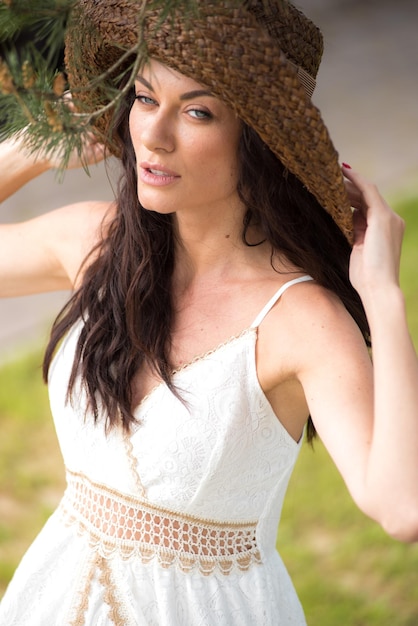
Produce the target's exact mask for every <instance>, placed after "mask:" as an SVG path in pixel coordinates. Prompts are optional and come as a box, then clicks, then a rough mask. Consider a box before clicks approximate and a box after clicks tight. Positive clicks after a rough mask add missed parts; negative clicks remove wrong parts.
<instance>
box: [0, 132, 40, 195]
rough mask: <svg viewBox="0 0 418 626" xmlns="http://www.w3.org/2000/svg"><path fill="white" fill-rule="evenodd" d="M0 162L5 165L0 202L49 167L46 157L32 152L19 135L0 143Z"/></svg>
mask: <svg viewBox="0 0 418 626" xmlns="http://www.w3.org/2000/svg"><path fill="white" fill-rule="evenodd" d="M0 163H3V164H4V165H7V167H3V176H2V182H1V185H0V202H3V201H4V200H5V199H6V198H8V197H9V196H11V195H12V194H14V193H15V192H16V191H18V190H19V189H20V188H21V187H23V186H24V185H25V184H26V183H28V182H29V181H31V180H32V179H34V178H36V177H37V176H40V175H41V174H43V173H44V172H46V171H47V170H49V169H51V166H50V163H49V161H48V159H46V158H45V157H43V156H42V155H40V154H32V153H31V152H30V151H29V150H28V149H27V148H26V147H25V145H24V141H23V139H22V138H21V137H19V136H17V137H14V138H12V139H7V140H6V141H4V142H2V143H0Z"/></svg>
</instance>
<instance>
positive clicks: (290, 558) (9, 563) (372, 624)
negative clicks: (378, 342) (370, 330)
mask: <svg viewBox="0 0 418 626" xmlns="http://www.w3.org/2000/svg"><path fill="white" fill-rule="evenodd" d="M396 209H397V210H398V211H399V212H400V213H401V215H402V216H403V217H404V218H405V221H406V224H407V229H406V233H405V241H404V248H403V257H402V267H401V283H402V287H403V289H404V292H405V295H406V299H407V308H408V318H409V323H410V328H411V334H412V336H413V338H414V339H415V345H418V245H417V243H418V198H413V197H409V198H405V199H402V200H401V201H399V202H398V203H397V204H396ZM41 359H42V355H41V352H40V351H35V352H31V353H29V354H27V355H26V356H24V357H23V358H21V359H19V360H17V361H15V362H12V363H8V364H6V365H3V366H2V367H1V368H0V423H1V433H2V434H1V437H0V596H1V594H2V593H3V592H4V589H5V587H6V585H7V583H8V581H9V580H10V577H11V576H12V574H13V571H14V569H15V567H16V565H17V563H18V562H19V560H20V558H21V556H22V554H23V552H24V551H25V549H26V548H27V547H28V545H29V543H30V542H31V540H32V539H33V538H34V536H35V535H36V533H37V532H38V531H39V530H40V528H41V527H42V524H43V523H44V522H45V520H46V519H47V517H48V516H49V515H50V514H51V512H52V511H53V509H54V507H55V506H56V504H57V503H58V501H59V499H60V496H61V494H62V491H63V488H64V477H63V469H62V462H61V457H60V452H59V449H58V444H57V442H56V439H55V434H54V430H53V425H52V420H51V417H50V412H49V404H48V397H47V391H46V389H45V387H44V386H43V385H42V383H41V375H40V363H41ZM417 483H418V480H417ZM278 548H279V551H280V553H281V555H282V557H283V560H284V562H285V563H286V566H287V567H288V570H289V572H290V574H291V577H292V579H293V581H294V584H295V587H296V589H297V591H298V594H299V597H300V599H301V601H302V604H303V606H304V608H305V612H306V616H307V621H308V624H309V625H310V626H336V624H343V625H344V626H417V624H418V544H416V545H408V544H401V543H398V542H396V541H394V540H392V539H390V538H389V537H387V536H386V535H385V534H384V533H383V531H382V530H381V529H380V528H379V527H378V526H377V525H376V524H375V523H374V522H372V521H370V520H368V519H367V518H366V517H365V516H364V515H363V514H362V513H360V512H359V511H358V509H357V508H356V507H355V505H354V504H353V502H352V501H351V498H350V496H349V495H348V493H347V490H346V488H345V486H344V484H343V482H342V480H341V478H340V476H339V474H338V472H337V471H336V469H335V467H334V465H333V463H332V461H331V460H330V458H329V456H328V454H327V452H326V451H325V450H324V448H323V446H322V444H321V443H320V442H316V443H315V446H314V450H313V451H312V450H311V448H310V447H309V446H308V445H306V444H305V445H304V446H303V449H302V451H301V455H300V459H299V461H298V464H297V466H296V469H295V472H294V474H293V476H292V479H291V482H290V485H289V491H288V494H287V497H286V501H285V506H284V510H283V516H282V522H281V525H280V530H279V534H278ZM272 626H273V625H272Z"/></svg>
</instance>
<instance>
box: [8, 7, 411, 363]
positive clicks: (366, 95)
mask: <svg viewBox="0 0 418 626" xmlns="http://www.w3.org/2000/svg"><path fill="white" fill-rule="evenodd" d="M296 4H297V6H298V7H299V8H300V9H301V10H303V11H304V12H305V13H306V14H307V15H308V16H310V17H311V18H312V19H313V20H314V22H315V23H317V24H318V25H320V27H321V29H322V31H323V34H324V38H325V54H324V58H323V63H322V65H321V68H320V71H319V76H318V84H317V89H316V91H315V94H314V101H315V103H316V104H317V105H318V106H319V108H320V110H321V111H322V114H323V117H324V119H325V122H326V123H327V126H328V128H329V130H330V133H331V137H332V138H333V140H334V143H335V146H336V148H337V150H338V151H339V153H340V155H341V160H342V161H345V162H347V163H350V164H351V165H352V166H353V167H355V168H358V169H360V170H361V171H362V172H364V174H366V175H367V176H369V177H370V178H372V179H373V180H375V181H376V182H377V183H378V184H379V185H380V187H381V188H382V191H384V192H385V193H386V194H388V195H389V196H391V197H392V196H393V195H394V193H397V192H404V191H406V190H407V189H409V188H410V187H411V186H413V185H414V183H416V182H417V179H418V104H417V102H418V70H417V65H418V37H417V35H416V25H417V23H418V3H417V2H416V1H415V0H397V1H396V2H394V1H393V0H392V1H391V0H299V1H298V2H297V3H296ZM110 169H111V171H112V175H113V176H114V169H115V168H114V167H113V164H111V166H110ZM111 197H113V196H112V188H111V185H110V184H109V180H108V173H107V171H106V166H105V165H103V164H102V165H100V166H98V167H96V168H91V178H89V177H88V176H87V175H86V174H85V173H84V171H71V172H67V173H66V174H65V178H64V182H63V183H62V184H59V183H58V182H57V180H56V175H55V174H54V173H53V172H49V173H47V174H45V175H44V176H42V177H40V178H39V179H37V180H35V181H33V182H31V183H30V184H28V185H27V186H26V187H25V188H24V189H22V190H21V192H20V193H18V194H16V195H15V196H14V197H12V198H10V200H8V201H6V202H4V203H3V206H2V207H1V219H2V220H3V221H4V220H7V221H8V220H10V221H15V220H20V219H26V218H28V217H29V216H31V215H34V214H36V213H37V212H44V211H47V210H50V209H53V208H55V207H58V206H61V205H63V204H66V203H71V202H75V201H77V200H85V199H86V198H94V199H107V198H111ZM65 297H66V295H65V294H58V295H57V294H54V295H51V294H49V295H46V296H32V297H30V298H19V299H17V300H9V301H3V302H1V303H0V361H1V360H2V359H4V357H5V356H6V355H8V354H9V353H10V352H12V353H14V351H15V350H16V349H17V348H18V347H20V346H22V345H23V346H25V345H26V343H27V341H28V340H32V339H33V338H39V336H40V334H41V336H45V332H46V328H47V327H48V322H49V321H50V319H51V318H52V317H53V316H54V314H55V313H56V312H57V311H58V310H59V308H60V306H61V304H62V303H63V302H64V301H65Z"/></svg>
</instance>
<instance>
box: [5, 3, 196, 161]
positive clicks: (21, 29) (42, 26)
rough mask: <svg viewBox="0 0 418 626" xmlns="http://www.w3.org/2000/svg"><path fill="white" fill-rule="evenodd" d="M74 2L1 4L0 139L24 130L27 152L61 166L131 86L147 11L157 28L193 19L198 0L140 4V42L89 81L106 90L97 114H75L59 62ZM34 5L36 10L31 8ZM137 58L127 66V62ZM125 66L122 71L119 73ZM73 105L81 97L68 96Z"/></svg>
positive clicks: (140, 60)
mask: <svg viewBox="0 0 418 626" xmlns="http://www.w3.org/2000/svg"><path fill="white" fill-rule="evenodd" d="M75 4H76V0H36V3H34V2H33V0H0V51H1V59H0V141H4V140H5V139H6V138H8V137H11V136H12V135H14V134H16V133H19V132H21V131H22V130H25V133H24V137H25V142H26V144H27V148H28V149H29V150H30V151H33V152H39V151H41V152H43V153H44V154H46V155H48V154H50V153H52V152H54V153H55V154H57V152H58V153H59V154H60V155H61V166H62V168H65V166H66V164H67V162H68V159H69V158H70V155H71V153H72V152H73V150H74V149H77V150H78V152H79V154H80V155H82V146H83V139H84V137H85V135H86V133H88V132H90V131H91V129H92V125H93V124H94V122H95V121H96V120H97V118H98V117H100V116H101V115H103V114H104V113H106V112H107V111H108V110H109V109H113V108H117V106H118V105H120V103H121V102H122V101H123V99H124V97H125V95H126V93H127V91H128V90H129V89H130V88H131V87H132V85H133V83H134V80H135V77H136V75H137V73H138V69H139V67H140V64H141V63H143V62H144V59H146V54H147V53H146V47H145V46H144V44H143V43H142V42H143V38H142V36H141V35H142V29H143V27H144V15H145V11H149V10H151V9H157V10H159V12H160V15H159V22H158V24H157V28H158V27H159V25H161V24H162V23H163V22H165V21H166V20H168V21H170V19H172V18H174V17H175V15H176V13H178V14H180V15H181V16H182V17H184V16H186V17H187V16H190V19H192V18H193V17H194V16H195V15H196V14H197V12H198V0H149V1H148V2H144V3H142V5H139V3H138V6H139V7H140V8H139V13H138V42H137V44H136V45H135V46H133V47H132V48H130V49H129V50H121V56H120V58H119V60H118V61H117V62H116V63H115V64H114V65H113V66H112V67H111V68H108V69H107V71H106V72H104V73H103V74H101V75H100V76H95V77H92V79H91V81H90V83H89V85H88V86H87V87H85V89H86V90H90V89H92V88H93V87H96V86H97V85H101V86H102V87H103V89H104V93H105V96H106V101H107V104H106V105H104V106H102V107H99V108H97V109H96V110H95V111H92V112H91V111H90V112H83V111H82V109H81V110H80V111H78V112H76V111H75V110H74V107H73V106H71V104H70V103H71V100H70V99H69V98H68V94H67V93H66V90H67V89H68V85H67V83H66V78H65V73H64V72H63V71H62V68H61V67H60V64H59V59H60V57H62V53H63V49H64V40H65V31H66V26H67V21H68V17H69V14H70V11H71V9H72V8H73V6H74V5H75ZM34 5H35V6H34ZM129 58H133V59H135V60H134V61H133V62H131V63H130V64H129V66H128V68H126V61H127V60H128V59H129ZM122 68H123V70H122ZM119 69H120V70H121V72H120V73H119V78H122V71H123V73H124V77H125V79H124V87H123V88H122V89H116V87H112V81H110V80H109V78H110V77H111V76H113V77H114V76H115V73H117V72H118V70H119ZM71 95H72V98H73V101H74V102H75V103H77V98H78V96H79V95H80V93H73V94H71Z"/></svg>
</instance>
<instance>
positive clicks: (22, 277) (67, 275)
mask: <svg viewBox="0 0 418 626" xmlns="http://www.w3.org/2000/svg"><path fill="white" fill-rule="evenodd" d="M102 155H103V150H102V146H101V145H100V144H98V143H96V142H95V141H94V140H92V141H91V142H89V143H88V144H86V146H85V152H84V158H85V159H86V160H87V161H89V162H94V161H97V160H99V159H100V158H101V156H102ZM80 164H81V161H80V158H79V156H78V155H77V154H74V155H72V157H71V159H70V163H69V167H76V166H78V165H80ZM0 165H1V166H2V170H3V176H2V181H1V184H0V198H1V199H2V200H3V199H5V198H6V197H8V196H9V195H11V194H12V193H14V192H15V191H17V190H18V189H20V188H21V187H22V186H23V185H24V184H26V183H27V182H28V181H30V180H32V179H33V178H35V177H36V176H38V175H39V174H41V173H43V172H45V171H47V170H48V169H52V168H54V167H55V166H56V165H57V164H56V163H55V162H54V158H53V157H50V158H48V159H46V158H45V157H42V156H39V155H38V156H36V155H33V154H30V153H28V152H27V150H26V149H25V147H24V144H23V139H22V137H17V138H14V139H12V140H8V141H6V142H3V143H1V144H0ZM109 207H110V204H109V202H90V201H89V202H81V203H78V204H75V205H71V206H68V207H64V208H62V209H58V210H56V211H52V212H50V213H48V214H45V215H41V216H40V217H36V218H34V219H32V220H29V221H27V222H22V223H16V224H1V225H0V297H10V296H19V295H27V294H32V293H40V292H44V291H54V290H61V289H71V288H72V287H73V286H74V282H75V280H76V277H77V274H78V272H79V269H80V266H81V264H82V262H83V260H84V258H85V256H86V255H87V254H88V253H89V251H90V250H91V249H92V247H94V245H95V244H96V243H97V241H99V238H100V237H101V235H102V222H103V219H104V216H105V215H106V214H107V213H108V210H109Z"/></svg>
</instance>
